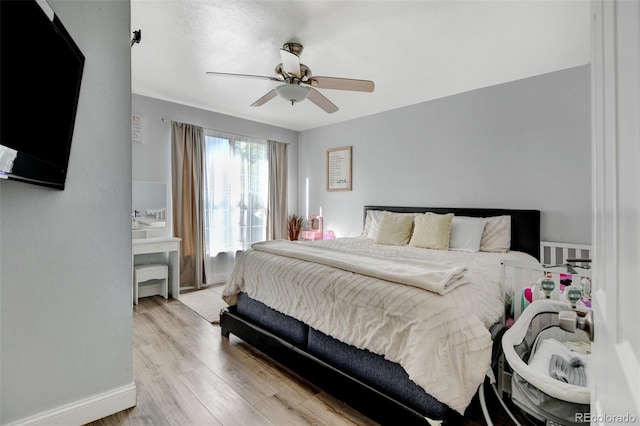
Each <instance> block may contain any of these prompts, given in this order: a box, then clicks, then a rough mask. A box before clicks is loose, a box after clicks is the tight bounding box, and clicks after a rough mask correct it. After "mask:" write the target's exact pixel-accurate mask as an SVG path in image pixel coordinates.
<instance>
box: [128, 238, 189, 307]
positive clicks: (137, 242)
mask: <svg viewBox="0 0 640 426" xmlns="http://www.w3.org/2000/svg"><path fill="white" fill-rule="evenodd" d="M180 241H182V239H181V238H178V237H146V238H133V239H132V253H133V254H132V256H133V259H132V260H133V265H135V264H136V263H135V257H136V255H138V254H148V253H168V254H169V294H170V295H171V296H173V297H174V298H176V299H178V298H179V295H180Z"/></svg>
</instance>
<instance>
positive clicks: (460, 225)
mask: <svg viewBox="0 0 640 426" xmlns="http://www.w3.org/2000/svg"><path fill="white" fill-rule="evenodd" d="M485 223H486V220H485V219H483V218H477V217H466V216H465V217H459V216H456V217H454V218H453V221H452V222H451V238H450V239H449V250H455V251H465V252H469V253H475V252H477V251H480V240H481V239H482V233H483V231H484V226H485Z"/></svg>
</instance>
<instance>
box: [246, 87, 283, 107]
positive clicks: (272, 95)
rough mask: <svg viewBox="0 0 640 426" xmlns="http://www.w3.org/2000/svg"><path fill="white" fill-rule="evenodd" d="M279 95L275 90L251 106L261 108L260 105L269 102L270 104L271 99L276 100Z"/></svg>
mask: <svg viewBox="0 0 640 426" xmlns="http://www.w3.org/2000/svg"><path fill="white" fill-rule="evenodd" d="M277 95H278V94H277V93H276V91H275V89H274V90H272V91H270V92H268V93H267V94H266V95H264V96H263V97H261V98H260V99H258V100H257V101H255V102H254V103H252V104H251V106H260V105H264V104H266V103H267V102H269V101H270V100H271V99H273V98H275V97H276V96H277Z"/></svg>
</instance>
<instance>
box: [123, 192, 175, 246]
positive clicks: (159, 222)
mask: <svg viewBox="0 0 640 426" xmlns="http://www.w3.org/2000/svg"><path fill="white" fill-rule="evenodd" d="M132 185H133V187H132V208H131V228H132V229H133V230H134V236H139V237H146V236H148V235H147V234H148V232H149V231H151V230H156V229H158V230H160V229H162V230H166V228H167V216H166V214H167V184H166V183H165V182H145V181H134V182H133V184H132ZM135 231H142V232H135ZM142 233H144V234H145V235H136V234H142ZM156 236H160V235H156Z"/></svg>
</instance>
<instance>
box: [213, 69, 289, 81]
mask: <svg viewBox="0 0 640 426" xmlns="http://www.w3.org/2000/svg"><path fill="white" fill-rule="evenodd" d="M207 74H209V75H221V76H223V77H242V78H259V79H261V80H272V81H277V82H282V80H281V79H279V78H275V77H269V76H266V75H252V74H233V73H229V72H215V71H207Z"/></svg>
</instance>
